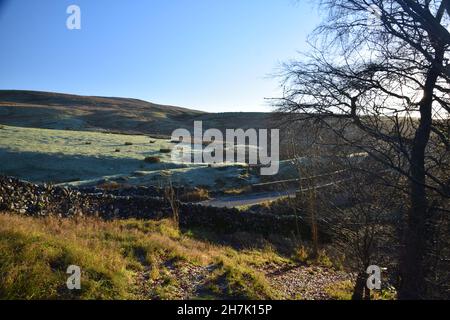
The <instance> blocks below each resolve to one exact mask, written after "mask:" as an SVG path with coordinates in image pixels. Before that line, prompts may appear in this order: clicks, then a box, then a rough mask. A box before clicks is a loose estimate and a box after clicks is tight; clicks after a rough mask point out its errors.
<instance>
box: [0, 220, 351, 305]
mask: <svg viewBox="0 0 450 320" xmlns="http://www.w3.org/2000/svg"><path fill="white" fill-rule="evenodd" d="M201 235H202V232H200V230H189V231H188V232H182V231H181V230H179V229H178V228H176V227H175V226H174V224H173V223H172V222H171V221H170V220H161V221H153V220H148V221H143V220H135V219H127V220H112V221H104V220H100V219H94V218H78V219H58V218H54V217H46V218H32V217H24V216H19V215H11V214H6V213H2V212H0V248H1V252H2V254H1V255H0V274H1V275H2V277H0V298H1V299H142V300H147V299H224V298H225V299H330V298H334V299H339V298H340V299H342V298H348V296H349V295H348V292H345V291H343V292H336V290H335V289H332V288H333V287H334V286H336V285H339V286H343V285H344V286H345V288H351V283H350V282H349V275H348V274H346V273H345V272H342V271H337V270H335V269H334V268H333V267H331V266H329V265H328V264H326V265H322V264H321V263H320V262H316V263H314V265H308V264H305V263H302V262H300V261H299V260H298V257H297V256H296V255H295V254H293V255H292V256H285V255H282V254H280V253H278V252H276V251H275V250H274V249H273V248H272V246H270V244H269V243H267V242H265V241H263V239H261V237H258V236H257V235H250V234H248V235H243V234H240V235H235V236H234V237H233V242H238V243H240V244H241V246H242V245H243V244H244V242H245V241H244V240H245V239H248V242H251V243H252V246H251V247H250V246H248V245H247V246H246V247H247V248H245V249H237V248H233V247H231V246H230V245H223V244H217V243H216V244H215V243H214V242H215V241H214V240H213V239H208V240H206V239H203V238H204V237H202V236H201ZM250 239H251V240H250ZM258 241H259V242H260V243H261V246H260V247H259V248H256V247H255V243H257V242H258ZM69 265H77V266H79V267H80V268H81V270H82V278H81V290H80V291H77V290H75V291H70V290H67V287H66V279H67V277H68V276H67V274H66V269H67V266H69ZM17 270H20V272H18V271H17ZM286 270H288V271H286ZM316 279H317V280H316Z"/></svg>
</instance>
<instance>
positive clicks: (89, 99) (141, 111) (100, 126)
mask: <svg viewBox="0 0 450 320" xmlns="http://www.w3.org/2000/svg"><path fill="white" fill-rule="evenodd" d="M270 118H271V115H270V114H268V113H221V114H211V113H205V112H202V111H197V110H190V109H186V108H180V107H174V106H166V105H159V104H154V103H150V102H146V101H142V100H137V99H127V98H109V97H95V96H78V95H71V94H61V93H52V92H37V91H20V90H0V123H1V124H4V125H11V126H20V127H33V128H44V129H71V130H101V131H112V132H121V133H145V134H163V135H170V134H171V133H172V131H173V130H175V129H177V128H188V129H189V128H192V126H193V121H195V120H203V121H204V125H205V127H209V128H212V127H214V128H219V129H224V128H252V127H254V128H267V127H271V126H270V125H269V124H268V122H269V119H270Z"/></svg>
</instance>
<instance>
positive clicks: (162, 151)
mask: <svg viewBox="0 0 450 320" xmlns="http://www.w3.org/2000/svg"><path fill="white" fill-rule="evenodd" d="M159 152H161V153H171V152H172V149H170V148H161V149H159Z"/></svg>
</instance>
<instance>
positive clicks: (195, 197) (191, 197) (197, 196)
mask: <svg viewBox="0 0 450 320" xmlns="http://www.w3.org/2000/svg"><path fill="white" fill-rule="evenodd" d="M208 199H209V191H208V190H207V189H203V188H195V189H194V190H192V191H188V192H186V193H184V194H182V195H181V196H180V200H181V201H183V202H197V201H204V200H208Z"/></svg>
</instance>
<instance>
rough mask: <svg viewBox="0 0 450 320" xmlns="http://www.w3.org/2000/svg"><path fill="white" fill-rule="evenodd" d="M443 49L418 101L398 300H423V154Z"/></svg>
mask: <svg viewBox="0 0 450 320" xmlns="http://www.w3.org/2000/svg"><path fill="white" fill-rule="evenodd" d="M443 55H444V50H443V48H437V49H436V58H435V63H434V64H433V66H432V67H431V68H430V70H429V71H428V73H427V78H426V82H425V87H424V96H423V98H422V101H421V102H420V120H419V127H418V128H417V130H416V134H415V138H414V142H413V146H412V149H411V163H410V172H411V182H410V195H409V197H410V203H411V208H410V210H409V213H408V217H407V221H406V230H405V239H404V246H405V248H404V252H403V256H402V261H401V265H400V271H401V286H400V290H399V299H402V300H419V299H425V298H426V296H427V295H426V280H425V279H426V270H425V256H426V253H427V251H426V248H427V244H428V240H429V238H430V237H431V235H430V234H429V233H428V232H427V224H428V223H429V216H428V199H427V193H426V189H425V188H426V187H425V183H426V181H425V177H426V174H425V152H426V147H427V144H428V141H429V139H430V133H431V125H432V121H433V119H432V105H433V91H434V88H435V85H436V81H437V79H438V76H439V68H438V66H440V65H441V63H442V61H443Z"/></svg>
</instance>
